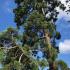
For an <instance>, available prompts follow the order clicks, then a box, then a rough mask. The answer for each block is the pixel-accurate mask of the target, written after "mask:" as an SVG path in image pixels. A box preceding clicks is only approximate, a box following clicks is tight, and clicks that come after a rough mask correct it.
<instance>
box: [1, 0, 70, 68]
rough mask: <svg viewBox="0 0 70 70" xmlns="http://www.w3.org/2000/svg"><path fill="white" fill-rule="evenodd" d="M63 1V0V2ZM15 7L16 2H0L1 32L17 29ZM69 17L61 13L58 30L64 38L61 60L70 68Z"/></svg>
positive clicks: (60, 42)
mask: <svg viewBox="0 0 70 70" xmlns="http://www.w3.org/2000/svg"><path fill="white" fill-rule="evenodd" d="M62 1H63V0H62ZM14 7H15V3H14V0H0V32H2V31H4V30H6V29H7V28H8V27H10V26H11V27H16V24H15V23H14V14H13V13H12V11H13V8H14ZM68 19H69V16H68V17H67V15H65V13H63V12H62V13H61V14H60V16H59V20H58V21H57V30H58V31H59V32H60V33H61V36H62V38H61V39H60V40H59V41H58V45H59V48H60V54H59V56H58V57H59V59H62V60H64V61H65V62H66V63H67V64H68V65H69V67H70V23H69V22H67V20H68Z"/></svg>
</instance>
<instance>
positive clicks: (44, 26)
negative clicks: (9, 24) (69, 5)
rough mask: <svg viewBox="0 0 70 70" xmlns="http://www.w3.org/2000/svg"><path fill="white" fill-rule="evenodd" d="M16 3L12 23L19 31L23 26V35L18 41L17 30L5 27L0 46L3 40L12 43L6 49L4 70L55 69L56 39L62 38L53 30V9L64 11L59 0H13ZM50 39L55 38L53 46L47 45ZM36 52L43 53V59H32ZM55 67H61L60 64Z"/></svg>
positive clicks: (55, 15)
mask: <svg viewBox="0 0 70 70" xmlns="http://www.w3.org/2000/svg"><path fill="white" fill-rule="evenodd" d="M15 3H16V4H17V7H16V8H15V9H14V10H13V12H14V14H15V18H14V19H15V20H14V21H15V22H16V25H17V27H18V28H19V27H20V26H23V28H24V33H23V35H22V37H21V38H22V39H21V38H20V35H19V34H18V31H17V30H14V29H12V28H8V30H7V31H6V32H4V33H2V35H1V36H0V40H1V41H0V42H1V45H2V46H5V45H6V43H5V44H3V43H2V41H3V40H4V41H5V40H6V41H11V42H13V43H12V45H13V46H12V45H9V46H12V47H10V48H9V49H8V48H7V51H6V58H5V60H6V61H4V62H5V64H4V65H5V66H4V69H6V70H14V69H16V70H39V66H41V67H42V68H44V67H45V66H49V70H58V68H57V67H58V65H57V63H56V62H57V61H56V59H57V55H58V51H57V49H56V42H55V38H56V39H60V37H61V35H60V33H59V32H57V31H56V25H55V22H56V20H57V15H58V11H57V10H56V7H60V8H61V9H63V10H64V9H65V7H64V5H63V4H61V2H60V1H58V0H15ZM47 15H49V16H47ZM54 33H55V34H54ZM51 39H54V40H53V41H54V43H55V44H54V46H53V44H51V42H50V41H51ZM21 40H22V41H21ZM18 41H20V42H21V44H22V45H21V46H19V45H17V43H18ZM14 43H15V45H14ZM39 46H40V47H39ZM6 47H7V46H6ZM5 50H6V49H5ZM38 50H41V52H43V54H44V53H46V55H44V56H45V57H44V58H43V59H42V60H37V59H36V58H35V57H34V52H35V53H37V52H36V51H38ZM9 60H10V61H9ZM8 61H9V62H8ZM58 64H61V65H62V66H63V62H59V63H58ZM65 66H66V65H64V67H63V68H65ZM56 68H57V69H56Z"/></svg>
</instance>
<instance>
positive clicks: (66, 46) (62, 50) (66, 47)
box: [59, 40, 70, 53]
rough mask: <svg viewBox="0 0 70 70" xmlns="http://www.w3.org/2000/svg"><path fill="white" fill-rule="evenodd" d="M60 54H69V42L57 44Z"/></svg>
mask: <svg viewBox="0 0 70 70" xmlns="http://www.w3.org/2000/svg"><path fill="white" fill-rule="evenodd" d="M59 50H60V53H70V40H65V41H64V42H60V43H59Z"/></svg>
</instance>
